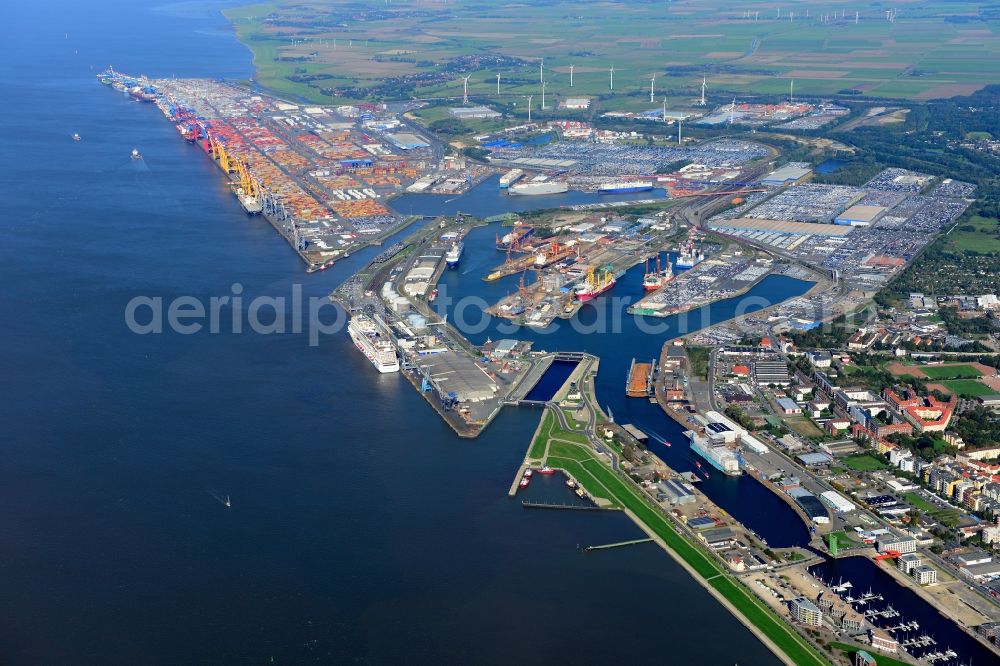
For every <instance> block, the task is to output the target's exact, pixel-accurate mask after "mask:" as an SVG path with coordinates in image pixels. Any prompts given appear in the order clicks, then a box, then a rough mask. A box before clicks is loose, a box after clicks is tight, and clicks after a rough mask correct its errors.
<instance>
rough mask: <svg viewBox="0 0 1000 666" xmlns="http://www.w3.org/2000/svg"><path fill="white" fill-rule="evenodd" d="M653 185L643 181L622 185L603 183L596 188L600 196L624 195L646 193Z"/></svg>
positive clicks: (632, 181) (631, 181) (633, 181)
mask: <svg viewBox="0 0 1000 666" xmlns="http://www.w3.org/2000/svg"><path fill="white" fill-rule="evenodd" d="M651 189H653V184H652V183H650V182H649V181H644V180H630V181H628V182H624V183H604V184H602V185H601V186H600V187H598V188H597V191H598V192H600V193H601V194H626V193H628V192H648V191H649V190H651Z"/></svg>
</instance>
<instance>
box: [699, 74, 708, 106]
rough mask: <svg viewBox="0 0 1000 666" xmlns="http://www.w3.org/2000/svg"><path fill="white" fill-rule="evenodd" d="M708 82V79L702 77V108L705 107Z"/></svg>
mask: <svg viewBox="0 0 1000 666" xmlns="http://www.w3.org/2000/svg"><path fill="white" fill-rule="evenodd" d="M707 81H708V77H706V76H702V77H701V106H705V83H706V82H707Z"/></svg>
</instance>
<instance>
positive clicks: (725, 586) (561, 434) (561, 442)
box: [531, 415, 828, 666]
mask: <svg viewBox="0 0 1000 666" xmlns="http://www.w3.org/2000/svg"><path fill="white" fill-rule="evenodd" d="M546 418H548V415H547V417H546ZM543 438H545V439H546V442H547V446H548V453H547V457H546V459H545V462H546V464H548V465H550V466H552V467H559V468H562V469H565V470H566V471H568V472H569V473H570V474H572V475H573V476H574V477H575V478H576V480H577V481H578V482H579V483H580V484H581V485H582V486H583V488H584V489H585V490H586V491H587V492H588V493H590V494H591V495H593V496H595V497H602V498H605V499H608V500H609V501H611V502H612V504H613V505H614V506H619V507H622V508H625V509H628V510H629V511H631V512H632V513H633V514H634V515H635V516H636V518H637V519H638V520H640V521H641V522H642V523H643V524H645V525H646V527H648V528H649V529H650V530H651V531H652V532H653V533H655V534H656V535H657V536H658V537H659V538H661V539H662V540H663V542H664V543H666V545H667V546H668V547H669V548H670V550H672V551H673V553H674V554H676V556H677V557H679V558H680V559H682V560H683V561H684V562H686V563H687V564H688V565H690V566H691V568H692V569H694V571H695V572H697V574H698V575H700V576H701V577H702V578H703V579H704V580H705V582H706V583H707V584H708V585H710V586H711V587H712V588H713V589H714V590H716V591H717V592H718V593H719V594H720V595H721V596H722V597H723V598H725V599H726V600H727V601H728V602H729V603H731V604H732V605H733V606H734V607H735V608H736V609H737V610H738V611H739V612H740V613H741V614H742V615H743V616H744V617H745V618H746V619H747V620H748V621H749V622H750V623H751V624H753V625H754V626H755V627H757V628H758V629H759V630H760V631H761V632H762V633H763V634H764V635H766V636H767V637H768V638H769V639H770V640H771V641H773V642H774V644H775V645H777V646H778V648H779V649H780V650H782V651H783V652H784V653H785V654H786V655H787V656H788V657H789V658H790V659H791V660H792V661H794V662H795V663H796V664H804V665H807V666H808V665H811V664H827V663H828V661H827V660H826V659H825V658H824V657H823V655H821V654H820V653H819V652H818V651H817V650H816V649H815V648H813V647H812V646H811V645H810V644H809V643H807V642H806V641H805V639H803V638H802V637H801V636H799V635H798V634H797V633H796V632H795V630H794V629H792V628H791V627H789V626H788V625H787V624H786V623H785V622H784V620H783V619H782V618H780V617H779V616H778V615H777V614H776V613H774V611H772V610H771V609H770V608H768V607H767V606H766V605H765V604H764V603H763V602H761V601H760V600H758V599H757V598H755V597H754V596H753V594H752V593H750V592H749V591H748V590H746V589H745V588H744V587H743V586H742V585H741V584H740V583H739V582H737V581H735V580H734V579H733V578H732V577H731V576H730V575H729V574H728V573H727V572H726V571H724V570H723V569H722V567H721V566H720V564H719V563H718V562H716V560H715V559H714V558H713V557H712V556H711V555H710V554H708V553H705V552H704V551H702V549H701V548H700V547H699V546H698V545H696V544H695V543H694V542H692V541H690V540H688V539H687V538H685V537H684V536H682V535H681V534H680V532H678V531H677V530H676V529H675V528H674V526H673V525H672V524H671V523H670V522H669V520H668V519H667V518H666V517H665V516H664V515H663V514H662V513H661V512H660V510H659V509H657V508H654V507H653V506H652V505H651V504H650V502H649V501H648V500H647V499H646V498H645V497H643V496H642V494H641V493H640V491H638V490H637V489H635V488H634V487H633V486H632V484H631V483H630V482H628V481H627V480H625V479H623V478H622V477H621V476H619V475H618V473H616V472H615V471H613V470H612V469H611V467H610V466H609V465H608V464H607V463H606V462H605V461H604V460H602V459H600V457H599V456H598V455H597V454H595V453H594V452H593V451H592V450H591V448H590V446H589V444H588V443H587V442H586V438H585V437H584V436H583V435H580V434H577V433H567V432H565V431H562V430H560V429H559V428H558V427H557V426H555V423H554V420H553V421H552V422H549V423H547V424H546V423H544V422H543V428H542V430H541V432H540V433H539V437H538V438H537V439H536V440H535V442H533V443H532V447H531V452H532V454H534V453H537V452H540V451H541V450H542V449H543V448H544V447H545V446H546V445H545V444H540V440H542V439H543ZM573 440H576V441H573Z"/></svg>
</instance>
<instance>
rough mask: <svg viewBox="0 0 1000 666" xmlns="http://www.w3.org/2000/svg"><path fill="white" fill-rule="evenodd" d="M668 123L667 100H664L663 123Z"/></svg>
mask: <svg viewBox="0 0 1000 666" xmlns="http://www.w3.org/2000/svg"><path fill="white" fill-rule="evenodd" d="M666 122H667V98H666V97H664V98H663V123H664V124H666Z"/></svg>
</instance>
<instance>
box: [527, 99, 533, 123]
mask: <svg viewBox="0 0 1000 666" xmlns="http://www.w3.org/2000/svg"><path fill="white" fill-rule="evenodd" d="M532 97H534V95H528V122H529V123H530V122H531V98H532Z"/></svg>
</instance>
